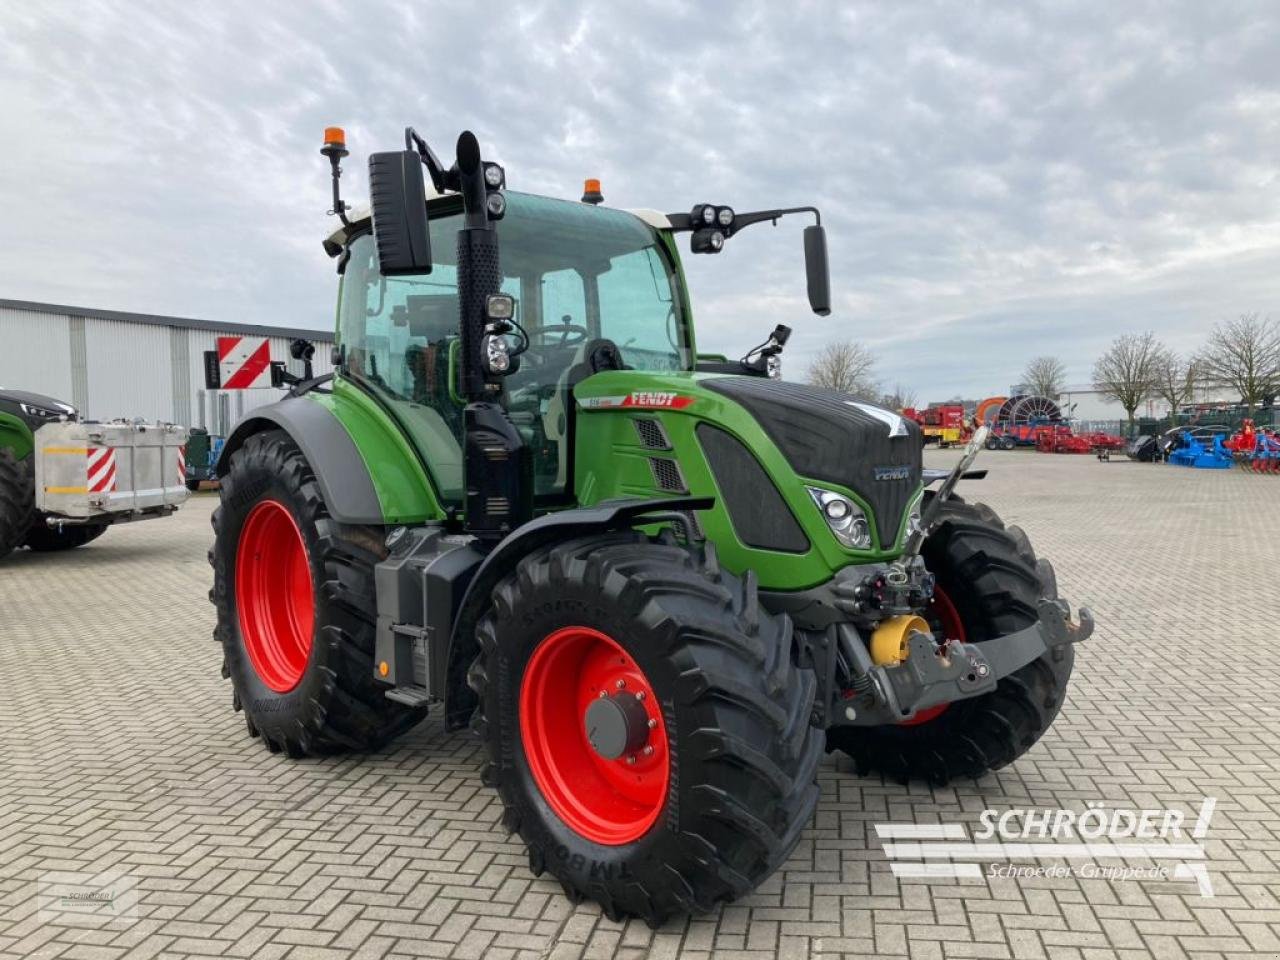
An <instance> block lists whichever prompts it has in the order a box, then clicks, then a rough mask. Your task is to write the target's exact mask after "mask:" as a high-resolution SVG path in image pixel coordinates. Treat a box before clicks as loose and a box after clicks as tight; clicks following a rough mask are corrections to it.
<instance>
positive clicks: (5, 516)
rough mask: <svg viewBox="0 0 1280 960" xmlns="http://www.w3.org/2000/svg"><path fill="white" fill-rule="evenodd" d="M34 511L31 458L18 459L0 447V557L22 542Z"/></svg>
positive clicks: (6, 554)
mask: <svg viewBox="0 0 1280 960" xmlns="http://www.w3.org/2000/svg"><path fill="white" fill-rule="evenodd" d="M34 510H35V485H34V482H33V480H32V476H31V457H30V456H26V457H23V458H22V459H21V460H19V459H18V458H17V457H16V456H14V454H13V451H12V450H10V449H8V448H7V447H0V558H3V557H6V556H8V555H9V554H10V553H11V552H12V551H13V550H14V548H15V547H17V546H19V545H20V544H21V543H22V541H23V538H24V537H25V536H26V535H27V531H28V530H29V529H30V527H31V518H32V515H33V512H34Z"/></svg>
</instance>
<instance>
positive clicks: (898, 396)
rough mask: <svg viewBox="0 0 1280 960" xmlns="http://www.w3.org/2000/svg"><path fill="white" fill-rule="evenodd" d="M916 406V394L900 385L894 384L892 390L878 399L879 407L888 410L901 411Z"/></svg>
mask: <svg viewBox="0 0 1280 960" xmlns="http://www.w3.org/2000/svg"><path fill="white" fill-rule="evenodd" d="M915 405H916V392H915V391H914V390H912V389H911V388H910V387H908V386H904V385H903V384H901V383H895V384H894V385H893V390H892V391H891V392H889V393H886V394H883V395H882V396H881V397H880V406H882V407H888V408H889V409H890V410H903V409H905V408H907V407H914V406H915Z"/></svg>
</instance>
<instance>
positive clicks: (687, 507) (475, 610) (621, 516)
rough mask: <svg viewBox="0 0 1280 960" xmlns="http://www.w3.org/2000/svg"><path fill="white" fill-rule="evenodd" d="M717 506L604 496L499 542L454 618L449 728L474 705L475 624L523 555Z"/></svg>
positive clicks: (447, 674) (693, 500)
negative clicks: (469, 681) (470, 684)
mask: <svg viewBox="0 0 1280 960" xmlns="http://www.w3.org/2000/svg"><path fill="white" fill-rule="evenodd" d="M713 506H715V499H714V498H713V497H663V498H658V499H653V500H641V499H619V500H605V501H601V502H600V503H597V504H594V505H592V506H589V507H576V508H574V509H570V510H558V511H556V512H554V513H547V514H544V515H543V516H541V517H538V518H537V519H535V520H532V521H530V522H529V523H526V524H524V526H522V527H520V528H518V529H516V530H514V531H512V532H511V533H510V534H508V535H507V537H506V538H505V539H503V540H501V541H499V542H498V544H497V545H496V546H495V547H494V548H493V549H492V550H491V551H489V553H488V555H487V556H486V557H485V558H484V560H483V561H482V562H481V563H480V565H479V566H478V567H477V568H476V571H475V574H474V575H473V576H472V578H471V582H470V583H469V584H468V586H467V590H466V593H465V594H464V595H463V598H462V602H461V604H459V606H458V616H457V617H456V618H454V622H453V629H452V631H451V633H450V637H449V653H448V660H447V669H446V670H445V671H444V678H445V685H446V686H445V690H444V699H445V715H446V718H447V723H448V726H449V728H450V729H457V728H458V727H462V726H465V725H466V723H467V721H468V719H469V718H470V716H471V713H472V711H473V709H474V708H475V704H476V698H475V694H474V693H472V691H471V688H470V687H468V686H467V670H468V668H470V666H471V663H472V661H473V660H475V658H476V654H477V652H478V651H479V649H480V648H479V644H478V643H477V641H476V636H475V627H476V623H477V622H478V621H479V619H480V616H481V615H482V614H483V612H484V608H485V606H486V604H487V602H488V600H489V596H490V594H492V592H493V588H494V587H495V586H497V584H498V582H499V581H500V580H502V578H503V577H505V576H506V575H507V574H508V573H510V572H511V571H512V570H513V569H515V566H516V564H517V563H519V562H520V560H521V558H523V557H525V556H527V555H528V554H529V553H530V552H532V551H533V550H536V549H537V548H539V547H542V546H545V545H546V544H549V543H554V542H556V541H564V540H568V539H571V538H573V537H580V536H583V535H586V534H592V533H602V532H605V531H609V530H627V529H630V528H632V527H637V526H643V525H645V524H648V523H655V522H663V521H668V520H674V521H676V522H687V521H686V520H685V518H684V517H683V516H681V515H682V514H685V513H690V514H691V513H692V512H693V511H695V510H710V509H711V508H712V507H713Z"/></svg>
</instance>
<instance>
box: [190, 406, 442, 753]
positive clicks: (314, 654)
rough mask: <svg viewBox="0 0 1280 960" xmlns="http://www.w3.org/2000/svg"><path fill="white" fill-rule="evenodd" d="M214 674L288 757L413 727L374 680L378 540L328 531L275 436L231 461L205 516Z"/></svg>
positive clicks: (339, 528) (324, 514)
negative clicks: (209, 518)
mask: <svg viewBox="0 0 1280 960" xmlns="http://www.w3.org/2000/svg"><path fill="white" fill-rule="evenodd" d="M213 529H214V535H215V539H214V545H213V548H212V549H211V550H210V551H209V562H210V563H211V564H212V565H213V569H214V586H213V591H212V592H211V593H210V599H211V600H212V601H213V603H214V606H215V607H216V608H217V611H218V625H217V628H216V629H215V631H214V637H215V639H216V640H218V642H220V643H221V644H222V650H223V666H222V675H223V676H224V677H229V678H230V679H231V684H232V691H233V693H232V704H233V706H234V707H235V709H236V710H243V711H244V712H245V720H246V724H247V727H248V730H249V733H250V734H251V735H252V736H255V737H260V738H261V739H262V741H263V742H264V743H265V744H266V746H267V747H269V748H270V749H271V750H272V751H277V750H281V749H284V750H286V751H287V752H288V753H289V754H291V755H293V756H302V755H305V754H322V753H331V752H335V751H339V750H347V749H352V750H369V749H374V748H376V747H378V746H380V745H382V744H383V743H386V742H387V741H389V740H391V739H392V738H393V737H395V736H397V735H398V734H400V733H403V732H404V731H405V730H408V729H409V728H410V727H412V726H414V725H415V724H416V723H418V722H419V721H420V720H421V719H422V718H423V716H424V715H425V708H423V709H417V710H415V709H410V708H408V707H404V706H402V705H400V704H398V703H393V702H392V701H390V700H387V699H386V697H385V696H383V690H384V689H385V688H384V687H383V686H382V685H380V684H379V683H377V682H376V681H375V680H374V677H373V650H374V627H375V624H376V621H377V608H376V605H375V602H374V596H375V595H374V584H373V567H374V564H376V563H377V562H378V561H379V560H380V559H381V558H382V557H383V556H384V555H385V548H384V546H383V539H382V535H381V532H380V531H379V530H378V529H377V528H373V527H353V526H348V525H344V524H339V523H336V522H335V521H334V520H333V518H332V517H330V516H329V511H328V509H327V508H326V507H325V504H324V499H323V497H322V496H321V495H320V488H319V486H318V484H317V483H316V479H315V474H314V473H313V472H312V470H311V467H310V465H309V464H308V463H307V461H306V459H305V458H304V457H303V455H302V452H301V451H300V450H299V449H298V447H297V445H296V444H295V443H294V442H293V440H292V439H290V437H289V436H288V435H287V434H285V433H284V432H283V431H279V430H272V431H268V432H265V433H259V434H254V435H253V436H251V437H249V439H247V440H246V441H245V443H244V446H243V447H241V448H240V449H239V450H237V451H236V453H235V454H234V455H233V456H232V459H231V465H230V470H229V471H228V473H227V476H226V477H225V478H223V481H222V485H221V505H220V506H219V507H218V509H217V510H215V511H214V514H213Z"/></svg>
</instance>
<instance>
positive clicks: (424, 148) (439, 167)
mask: <svg viewBox="0 0 1280 960" xmlns="http://www.w3.org/2000/svg"><path fill="white" fill-rule="evenodd" d="M404 148H405V149H406V150H414V151H416V152H417V154H418V156H419V157H421V158H422V165H423V166H424V167H426V168H427V173H428V174H430V175H431V185H432V186H433V187H435V188H436V193H444V192H445V191H446V190H458V189H459V185H458V169H457V167H453V168H452V169H449V170H446V169H445V168H444V164H442V163H441V162H440V158H439V157H437V156H436V154H435V151H434V150H432V149H431V146H430V144H428V143H427V141H425V140H423V139H422V137H421V136H420V135H419V134H418V131H417V130H415V129H413V127H405V128H404Z"/></svg>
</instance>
